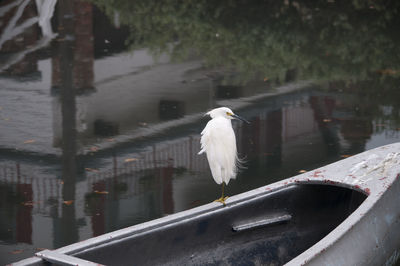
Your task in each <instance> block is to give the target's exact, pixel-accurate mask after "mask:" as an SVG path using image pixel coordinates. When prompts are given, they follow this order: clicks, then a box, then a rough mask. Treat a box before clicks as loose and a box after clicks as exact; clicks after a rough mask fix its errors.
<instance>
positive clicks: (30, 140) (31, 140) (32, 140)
mask: <svg viewBox="0 0 400 266" xmlns="http://www.w3.org/2000/svg"><path fill="white" fill-rule="evenodd" d="M34 142H36V140H34V139H28V140H25V141H24V144H29V143H34Z"/></svg>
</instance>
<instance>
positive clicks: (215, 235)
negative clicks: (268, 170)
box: [71, 184, 367, 265]
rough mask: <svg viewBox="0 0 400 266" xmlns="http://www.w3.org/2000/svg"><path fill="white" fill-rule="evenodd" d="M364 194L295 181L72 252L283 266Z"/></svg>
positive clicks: (123, 261) (99, 257) (134, 260)
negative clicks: (270, 190)
mask: <svg viewBox="0 0 400 266" xmlns="http://www.w3.org/2000/svg"><path fill="white" fill-rule="evenodd" d="M366 197H367V196H366V195H365V194H363V193H361V192H359V191H355V190H352V189H350V188H344V187H339V186H334V185H325V184H324V185H322V184H293V185H290V186H288V187H286V188H283V189H280V190H278V191H273V192H270V193H266V194H264V195H259V196H257V197H254V198H251V199H246V200H243V201H239V202H236V203H234V204H231V205H227V206H226V207H221V208H218V209H216V210H213V211H210V212H204V213H201V214H194V215H192V216H188V217H185V218H183V219H179V220H178V221H176V220H175V221H171V222H170V223H168V222H167V223H165V224H163V225H162V226H157V227H153V228H148V229H144V230H142V231H140V232H138V233H135V234H133V235H131V236H129V237H124V238H121V239H115V240H113V241H110V242H107V243H104V244H102V245H100V246H96V247H94V248H91V249H86V250H81V251H80V252H78V253H76V254H71V255H73V256H75V257H78V258H82V259H85V260H89V261H92V262H96V263H101V264H106V265H128V264H129V265H161V264H162V265H282V264H284V263H286V262H288V261H290V260H291V259H293V258H295V257H296V256H298V255H299V254H301V253H302V252H303V251H305V250H307V249H308V248H310V247H311V246H313V245H314V244H315V243H317V242H318V241H319V240H321V239H322V238H323V237H325V236H326V235H327V234H328V233H329V232H331V231H332V230H333V229H334V228H336V227H337V226H338V225H339V224H340V223H341V222H342V221H343V220H345V219H346V218H347V217H348V216H349V215H350V214H351V213H352V212H354V211H355V210H356V209H357V208H358V207H359V206H360V204H361V203H362V202H363V201H364V200H365V199H366ZM127 263H128V264H127Z"/></svg>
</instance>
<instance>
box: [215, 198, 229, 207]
mask: <svg viewBox="0 0 400 266" xmlns="http://www.w3.org/2000/svg"><path fill="white" fill-rule="evenodd" d="M227 198H229V197H221V198H219V199H216V200H214V202H219V203H222V205H224V206H226V204H225V200H226V199H227Z"/></svg>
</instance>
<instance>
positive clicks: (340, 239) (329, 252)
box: [11, 143, 400, 265]
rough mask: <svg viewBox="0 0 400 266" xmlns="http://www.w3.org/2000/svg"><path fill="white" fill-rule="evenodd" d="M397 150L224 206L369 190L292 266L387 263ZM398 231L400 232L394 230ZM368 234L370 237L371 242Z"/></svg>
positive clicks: (191, 213) (68, 250)
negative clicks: (317, 190)
mask: <svg viewBox="0 0 400 266" xmlns="http://www.w3.org/2000/svg"><path fill="white" fill-rule="evenodd" d="M397 151H400V143H395V144H390V145H386V146H382V147H379V148H376V149H373V150H369V151H366V152H363V153H360V154H358V155H355V156H352V157H350V158H346V159H343V160H341V161H338V162H335V163H333V164H330V165H327V166H324V167H321V168H318V169H316V170H313V171H310V172H307V173H304V174H301V175H298V176H295V177H292V178H288V179H285V180H282V181H279V182H276V183H273V184H270V185H266V186H263V187H260V188H257V189H254V190H251V191H248V192H244V193H241V194H239V195H236V196H232V197H231V198H229V199H228V201H227V205H226V207H225V208H230V207H233V206H235V205H236V204H240V203H241V202H243V201H246V200H249V199H252V198H255V197H259V196H263V195H265V194H266V193H274V191H278V190H280V189H282V188H287V187H289V186H292V185H294V184H327V185H335V186H343V187H348V188H351V189H354V190H358V191H360V192H362V193H364V194H366V195H368V197H367V199H366V200H365V201H364V202H363V203H362V204H361V205H360V206H359V207H358V209H357V210H356V211H355V212H354V213H352V214H351V215H350V216H349V217H348V218H347V219H345V220H344V221H343V222H342V223H341V224H340V225H339V226H338V227H337V228H335V229H334V230H333V231H332V232H331V233H329V234H328V235H327V236H326V237H324V238H323V239H322V240H320V241H319V242H317V243H316V244H315V245H313V246H312V247H310V248H309V249H307V250H306V251H305V252H303V253H301V254H300V255H299V256H297V257H295V258H294V259H292V260H291V261H290V262H288V263H287V265H305V264H307V265H348V264H349V263H350V264H351V262H360V261H362V262H363V265H375V264H376V263H378V264H382V263H384V262H385V261H386V260H387V259H388V258H389V257H390V256H391V255H392V254H394V253H395V250H396V248H398V247H399V246H400V243H398V242H399V241H400V237H399V236H398V234H400V230H393V228H399V227H400V226H399V225H400V210H395V209H396V208H395V202H396V201H397V202H398V200H400V178H399V173H400V154H399V153H398V152H397ZM396 192H397V193H396ZM221 208H224V207H222V206H221V205H220V204H219V203H209V204H206V205H202V206H199V207H196V208H193V209H190V210H186V211H183V212H179V213H176V214H172V215H170V216H166V217H162V218H159V219H156V220H153V221H149V222H145V223H142V224H138V225H134V226H131V227H127V228H124V229H120V230H117V231H114V232H110V233H107V234H104V235H101V236H98V237H95V238H90V239H87V240H84V241H81V242H78V243H74V244H72V245H69V246H65V247H62V248H59V249H57V250H55V251H57V252H58V253H61V254H66V255H68V254H74V253H77V252H80V251H82V250H87V249H92V248H96V247H97V246H100V245H103V244H106V243H109V242H111V241H117V240H118V239H121V238H124V237H127V236H130V235H133V234H140V233H141V232H144V231H149V230H153V229H155V228H157V227H160V226H164V225H167V224H170V223H175V222H179V221H183V220H186V219H190V218H191V217H195V216H199V215H202V214H204V213H209V212H213V211H217V210H219V209H221ZM393 211H394V212H393ZM393 231H397V232H399V233H392V234H391V233H390V232H393ZM368 234H370V236H368ZM358 235H363V236H365V235H367V237H366V238H365V237H364V238H363V241H362V244H363V245H364V248H363V249H357V252H354V249H353V248H350V246H351V245H354V246H357V245H360V243H358V242H357V241H356V240H357V239H358V238H357V236H358ZM378 236H379V237H378ZM366 239H367V240H369V241H368V243H366V242H367V241H365V240H366ZM358 241H359V239H358ZM373 251H378V252H379V253H380V255H379V256H376V254H375V253H373ZM38 255H39V254H38ZM11 265H42V259H40V258H38V257H31V258H27V259H25V260H21V261H19V262H16V263H13V264H11Z"/></svg>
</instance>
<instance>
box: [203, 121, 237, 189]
mask: <svg viewBox="0 0 400 266" xmlns="http://www.w3.org/2000/svg"><path fill="white" fill-rule="evenodd" d="M201 134H202V137H201V141H200V142H201V151H200V152H199V154H201V153H203V152H206V153H207V160H208V163H209V165H210V169H211V173H212V176H213V178H214V180H215V182H216V183H217V184H221V183H222V182H225V183H226V184H228V183H229V180H230V179H231V178H235V177H236V172H237V167H236V158H237V153H236V138H235V133H234V131H233V129H232V126H231V124H230V121H226V120H220V121H219V120H218V119H212V120H210V121H209V122H208V123H207V126H206V127H205V128H204V130H203V131H202V133H201Z"/></svg>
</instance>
